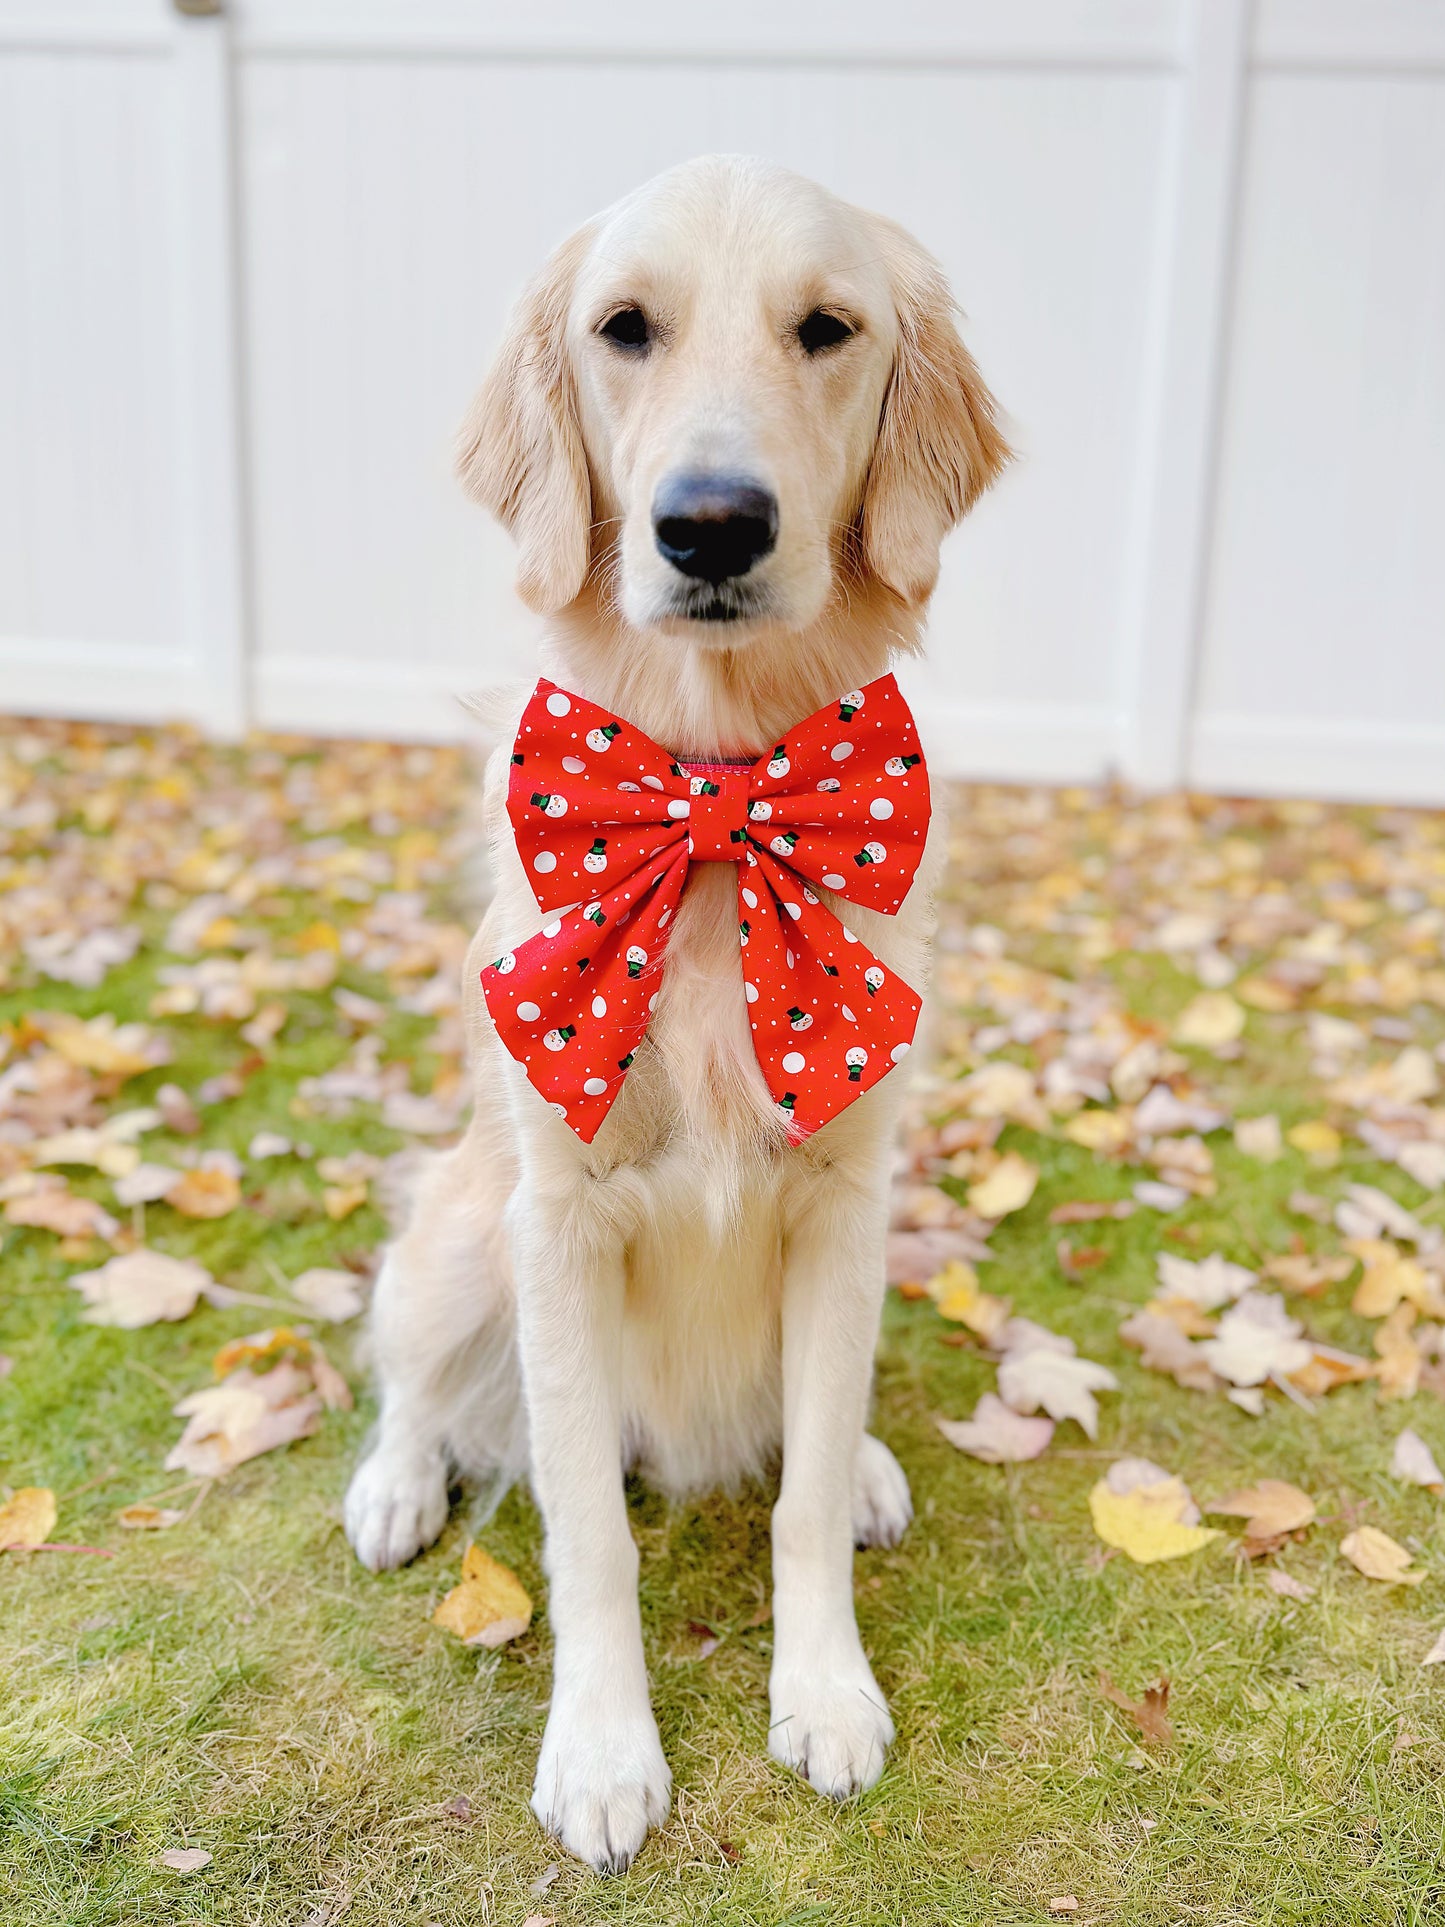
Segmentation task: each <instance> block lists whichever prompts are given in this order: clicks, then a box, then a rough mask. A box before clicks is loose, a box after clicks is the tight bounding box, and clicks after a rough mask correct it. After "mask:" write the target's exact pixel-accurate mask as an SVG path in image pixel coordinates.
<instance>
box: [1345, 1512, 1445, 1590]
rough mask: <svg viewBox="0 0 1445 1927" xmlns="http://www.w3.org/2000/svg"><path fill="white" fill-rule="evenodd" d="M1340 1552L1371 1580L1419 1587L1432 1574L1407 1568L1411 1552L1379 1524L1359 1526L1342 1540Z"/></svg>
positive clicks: (1390, 1584) (1392, 1584) (1386, 1583)
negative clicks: (1382, 1529)
mask: <svg viewBox="0 0 1445 1927" xmlns="http://www.w3.org/2000/svg"><path fill="white" fill-rule="evenodd" d="M1340 1551H1341V1552H1342V1553H1343V1554H1344V1555H1345V1557H1346V1558H1347V1559H1348V1560H1349V1562H1350V1564H1351V1565H1352V1566H1353V1567H1354V1568H1355V1569H1356V1571H1357V1572H1362V1573H1363V1574H1364V1575H1365V1577H1366V1578H1367V1579H1379V1580H1382V1581H1383V1582H1384V1584H1385V1585H1387V1586H1418V1585H1419V1584H1420V1581H1421V1580H1422V1579H1425V1578H1427V1577H1428V1574H1426V1573H1423V1572H1409V1571H1407V1570H1406V1568H1407V1567H1408V1566H1409V1564H1410V1560H1411V1555H1410V1554H1409V1553H1408V1552H1406V1550H1405V1548H1404V1547H1403V1546H1402V1545H1400V1544H1398V1543H1397V1542H1396V1541H1395V1540H1394V1539H1392V1538H1391V1537H1390V1535H1389V1533H1387V1532H1381V1531H1380V1529H1379V1527H1378V1526H1356V1528H1355V1530H1354V1531H1353V1532H1352V1533H1350V1534H1349V1535H1348V1537H1347V1538H1344V1539H1342V1540H1341V1541H1340Z"/></svg>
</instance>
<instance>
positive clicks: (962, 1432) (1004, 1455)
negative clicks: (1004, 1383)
mask: <svg viewBox="0 0 1445 1927" xmlns="http://www.w3.org/2000/svg"><path fill="white" fill-rule="evenodd" d="M936 1423H937V1425H938V1429H939V1431H940V1432H942V1434H943V1436H944V1437H945V1438H946V1439H947V1440H948V1442H949V1444H950V1445H956V1446H957V1447H958V1449H959V1451H960V1452H967V1453H968V1454H969V1456H970V1457H971V1458H975V1459H982V1460H983V1462H984V1464H985V1465H1005V1464H1017V1463H1019V1462H1020V1461H1022V1460H1026V1459H1036V1458H1038V1456H1039V1454H1040V1453H1041V1452H1043V1451H1045V1450H1046V1449H1047V1447H1048V1444H1049V1441H1050V1439H1052V1437H1053V1436H1054V1421H1053V1420H1052V1419H1051V1418H1025V1417H1024V1416H1023V1415H1022V1414H1020V1413H1018V1412H1015V1411H1014V1410H1013V1409H1012V1408H1011V1407H1010V1406H1007V1405H1005V1404H1004V1402H1003V1400H1002V1399H1001V1398H999V1397H997V1396H996V1395H995V1394H994V1393H993V1392H985V1393H984V1394H983V1396H982V1397H981V1398H980V1399H979V1401H978V1404H977V1406H976V1407H975V1408H974V1414H973V1417H972V1418H970V1419H946V1418H941V1419H938V1420H937V1421H936Z"/></svg>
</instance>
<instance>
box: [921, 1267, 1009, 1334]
mask: <svg viewBox="0 0 1445 1927" xmlns="http://www.w3.org/2000/svg"><path fill="white" fill-rule="evenodd" d="M927 1291H928V1295H929V1297H930V1298H931V1299H932V1300H933V1302H934V1303H935V1304H936V1305H937V1306H938V1313H939V1316H940V1317H941V1318H947V1319H949V1320H950V1321H951V1322H952V1323H954V1324H958V1325H966V1326H967V1327H968V1329H969V1330H970V1331H971V1332H973V1333H974V1334H975V1335H976V1336H977V1337H979V1338H983V1339H987V1340H992V1339H994V1338H996V1337H997V1336H998V1334H999V1333H1000V1332H1001V1331H1002V1330H1003V1328H1004V1326H1005V1325H1006V1324H1007V1323H1008V1319H1009V1313H1010V1311H1011V1310H1012V1306H1011V1305H1010V1303H1009V1301H1008V1299H1007V1298H995V1297H993V1296H992V1295H991V1294H990V1293H989V1292H986V1291H980V1290H979V1285H978V1273H977V1272H976V1271H975V1270H974V1268H973V1266H972V1265H966V1264H962V1263H961V1262H960V1261H959V1260H957V1259H955V1260H954V1261H953V1262H952V1263H951V1264H947V1265H945V1266H944V1268H943V1270H942V1271H941V1272H939V1274H938V1276H937V1277H936V1278H930V1279H929V1281H928V1286H927Z"/></svg>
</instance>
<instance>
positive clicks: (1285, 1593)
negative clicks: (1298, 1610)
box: [1264, 1566, 1315, 1605]
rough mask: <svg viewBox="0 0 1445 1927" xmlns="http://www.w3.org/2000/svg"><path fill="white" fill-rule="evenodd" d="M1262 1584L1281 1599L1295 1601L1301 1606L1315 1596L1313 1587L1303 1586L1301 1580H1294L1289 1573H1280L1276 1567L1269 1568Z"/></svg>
mask: <svg viewBox="0 0 1445 1927" xmlns="http://www.w3.org/2000/svg"><path fill="white" fill-rule="evenodd" d="M1264 1583H1265V1584H1266V1585H1267V1586H1268V1587H1269V1589H1270V1591H1271V1592H1277V1593H1278V1594H1279V1596H1280V1598H1281V1599H1297V1600H1299V1601H1300V1603H1301V1604H1302V1605H1303V1604H1304V1603H1305V1602H1306V1601H1307V1600H1310V1599H1313V1598H1314V1596H1315V1589H1314V1587H1313V1586H1307V1585H1305V1583H1304V1581H1303V1580H1302V1579H1296V1578H1295V1577H1294V1576H1293V1574H1291V1573H1288V1572H1281V1571H1280V1569H1279V1567H1278V1566H1271V1567H1270V1568H1269V1570H1268V1571H1267V1572H1266V1573H1265V1575H1264Z"/></svg>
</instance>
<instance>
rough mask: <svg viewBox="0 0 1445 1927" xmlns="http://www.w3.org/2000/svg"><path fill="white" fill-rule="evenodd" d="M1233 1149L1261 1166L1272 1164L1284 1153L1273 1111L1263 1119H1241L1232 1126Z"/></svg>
mask: <svg viewBox="0 0 1445 1927" xmlns="http://www.w3.org/2000/svg"><path fill="white" fill-rule="evenodd" d="M1234 1145H1235V1149H1236V1150H1237V1151H1239V1152H1240V1153H1241V1154H1242V1155H1243V1156H1245V1157H1247V1158H1258V1159H1259V1161H1260V1163H1261V1164H1273V1163H1274V1161H1275V1159H1276V1158H1277V1157H1279V1156H1280V1155H1281V1154H1282V1153H1283V1151H1284V1137H1283V1134H1282V1132H1281V1131H1280V1128H1279V1119H1278V1118H1277V1117H1276V1116H1275V1115H1274V1112H1273V1111H1268V1112H1266V1113H1265V1115H1264V1116H1263V1117H1241V1118H1239V1119H1238V1120H1237V1121H1236V1123H1235V1126H1234Z"/></svg>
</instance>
